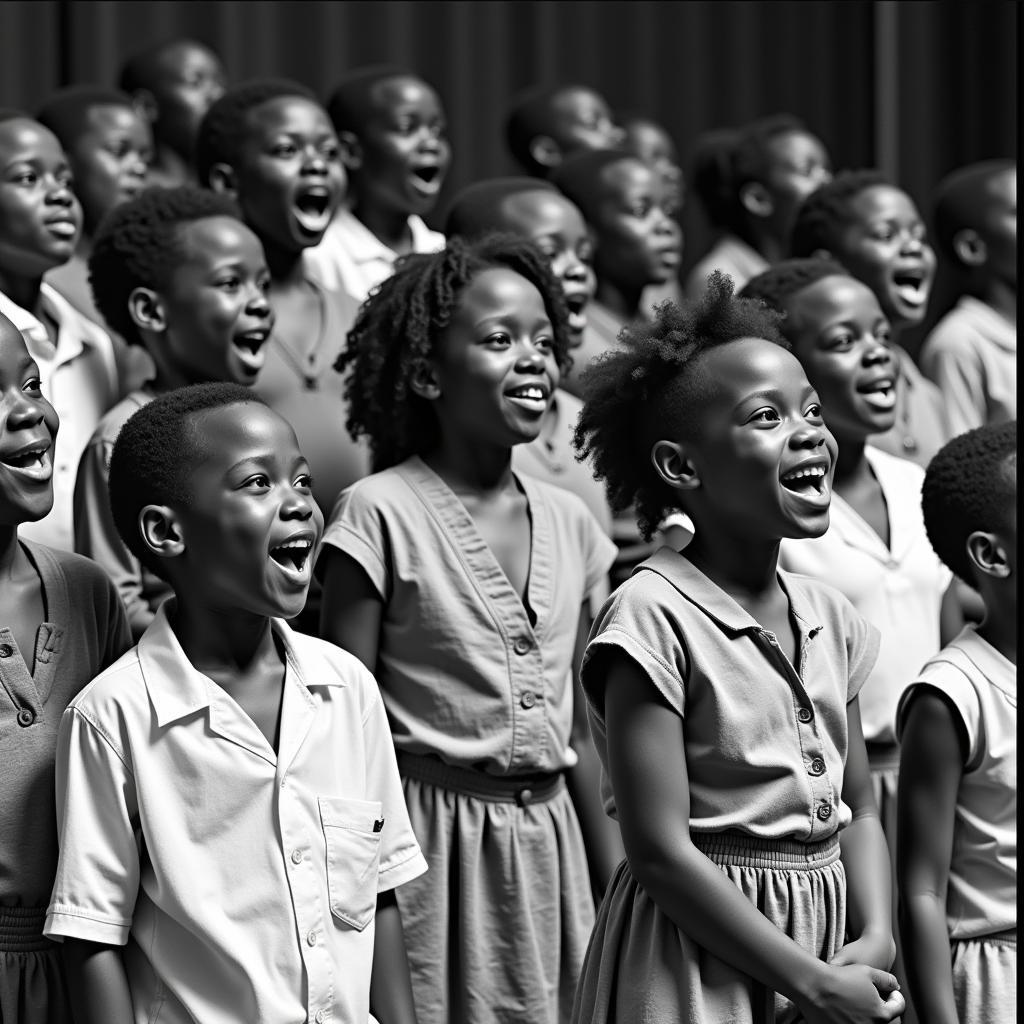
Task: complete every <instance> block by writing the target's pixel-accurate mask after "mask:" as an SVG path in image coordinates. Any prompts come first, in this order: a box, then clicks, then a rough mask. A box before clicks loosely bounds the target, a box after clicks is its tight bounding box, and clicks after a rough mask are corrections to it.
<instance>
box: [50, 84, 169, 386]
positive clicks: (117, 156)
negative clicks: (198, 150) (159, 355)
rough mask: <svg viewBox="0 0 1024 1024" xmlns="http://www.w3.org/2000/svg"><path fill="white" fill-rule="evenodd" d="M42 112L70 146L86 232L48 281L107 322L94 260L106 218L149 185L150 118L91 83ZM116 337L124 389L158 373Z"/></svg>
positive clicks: (62, 94)
mask: <svg viewBox="0 0 1024 1024" xmlns="http://www.w3.org/2000/svg"><path fill="white" fill-rule="evenodd" d="M36 116H37V118H38V120H39V123H40V124H42V125H45V126H46V127H47V128H49V129H50V131H51V132H53V134H54V135H56V136H57V141H58V142H60V144H61V146H62V147H63V148H64V152H65V153H66V154H67V158H68V163H69V164H70V166H71V175H72V178H73V180H74V189H75V196H76V197H77V198H78V201H79V203H81V206H82V232H81V234H80V235H79V237H78V244H77V245H76V247H75V253H74V255H73V256H72V257H71V259H69V260H68V261H67V263H62V264H61V265H60V266H59V267H54V268H53V270H51V271H50V272H49V273H48V274H47V275H46V281H47V282H48V283H49V284H50V285H52V286H53V287H54V288H56V289H57V291H58V292H60V293H61V295H63V296H64V298H65V299H67V300H68V302H70V303H71V305H72V306H74V307H75V309H77V310H78V311H79V312H80V313H82V314H83V315H85V316H87V317H88V318H89V319H90V320H92V321H93V323H97V324H100V325H102V324H103V318H102V317H101V315H100V313H99V311H98V310H97V309H96V306H95V304H94V303H93V301H92V292H91V291H90V289H89V279H88V270H87V267H86V261H87V260H88V258H89V253H90V252H91V250H92V240H93V237H94V236H95V234H96V228H97V227H98V226H99V223H100V221H101V220H102V219H103V218H104V217H105V216H106V214H107V213H108V212H109V211H110V210H112V209H113V208H114V207H115V206H117V205H118V204H119V203H123V202H124V201H125V200H127V199H131V198H132V197H133V196H135V195H138V193H139V192H141V191H142V189H144V188H145V187H146V185H147V184H148V179H147V176H148V173H149V162H150V160H152V158H153V138H152V135H151V134H150V130H149V123H148V122H147V121H146V120H145V119H144V118H143V117H142V115H141V114H139V113H138V112H137V111H136V109H135V108H134V107H133V106H132V101H131V97H129V96H128V94H127V93H122V92H117V91H116V90H113V89H101V88H99V87H97V86H89V85H86V86H71V87H69V88H67V89H61V90H59V91H58V92H56V93H54V94H53V95H52V96H50V97H49V99H47V101H46V102H45V103H44V104H43V106H42V107H41V108H40V109H39V111H38V113H37V115H36ZM111 341H112V342H113V343H114V346H115V348H114V351H115V354H116V356H117V361H118V368H119V372H120V376H121V383H120V391H121V392H122V393H127V392H128V391H132V390H134V389H135V388H138V387H141V385H142V384H143V383H145V381H147V380H148V379H149V378H150V377H151V376H152V374H153V363H152V361H151V360H150V359H149V357H148V356H147V355H146V353H145V351H144V350H143V349H141V348H139V347H137V346H136V347H134V348H129V347H128V346H127V345H126V344H125V342H124V340H123V339H122V338H119V337H117V336H116V335H111Z"/></svg>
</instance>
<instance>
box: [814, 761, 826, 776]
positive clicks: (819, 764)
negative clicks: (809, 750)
mask: <svg viewBox="0 0 1024 1024" xmlns="http://www.w3.org/2000/svg"><path fill="white" fill-rule="evenodd" d="M824 772H825V762H824V760H823V759H822V758H820V757H816V758H815V759H814V760H813V761H812V762H811V774H812V775H823V774H824Z"/></svg>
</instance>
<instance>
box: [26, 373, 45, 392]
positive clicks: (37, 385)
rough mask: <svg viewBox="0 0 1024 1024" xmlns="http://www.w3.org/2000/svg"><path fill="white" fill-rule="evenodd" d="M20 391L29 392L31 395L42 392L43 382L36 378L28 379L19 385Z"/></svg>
mask: <svg viewBox="0 0 1024 1024" xmlns="http://www.w3.org/2000/svg"><path fill="white" fill-rule="evenodd" d="M21 390H22V391H31V392H33V393H36V392H40V391H42V390H43V382H42V380H40V379H39V378H38V377H29V379H28V380H27V381H25V383H24V384H22V385H21Z"/></svg>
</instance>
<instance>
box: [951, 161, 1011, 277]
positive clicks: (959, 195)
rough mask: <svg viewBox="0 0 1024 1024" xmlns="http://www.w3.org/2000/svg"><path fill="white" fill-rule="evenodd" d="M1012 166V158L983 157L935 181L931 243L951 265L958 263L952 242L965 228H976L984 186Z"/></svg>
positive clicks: (982, 204) (981, 206)
mask: <svg viewBox="0 0 1024 1024" xmlns="http://www.w3.org/2000/svg"><path fill="white" fill-rule="evenodd" d="M1016 168H1017V162H1016V161H1015V160H1009V159H1007V160H984V161H982V162H981V163H976V164H970V165H969V166H967V167H961V168H959V169H958V170H955V171H953V173H952V174H948V175H947V176H946V177H945V178H943V179H942V181H941V182H939V185H938V187H937V188H936V190H935V196H934V198H933V209H932V219H933V221H934V226H935V244H936V247H937V248H938V250H939V253H940V254H941V256H942V257H943V258H944V259H945V260H947V261H948V262H949V263H951V264H952V265H953V266H962V263H961V261H960V257H959V256H957V254H956V250H955V249H954V248H953V241H954V239H955V238H956V236H957V234H958V233H959V232H961V231H963V230H964V229H965V228H975V229H976V228H977V227H978V220H979V215H980V214H981V213H982V211H983V210H984V208H985V199H984V189H985V187H986V186H987V185H988V183H989V182H990V181H991V180H992V179H993V178H994V177H996V175H998V174H1002V173H1004V172H1005V171H1015V170H1016Z"/></svg>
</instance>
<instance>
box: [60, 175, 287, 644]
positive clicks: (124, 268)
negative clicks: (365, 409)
mask: <svg viewBox="0 0 1024 1024" xmlns="http://www.w3.org/2000/svg"><path fill="white" fill-rule="evenodd" d="M89 273H90V282H91V284H92V291H93V295H94V296H95V301H96V305H97V307H98V308H99V310H100V312H101V313H102V314H103V318H104V319H105V320H106V322H107V323H108V324H109V325H110V326H111V327H112V328H113V329H114V330H115V331H117V333H118V334H119V335H120V336H121V337H123V338H125V339H127V340H128V342H129V343H130V344H131V345H133V346H135V347H137V348H142V349H144V350H145V351H146V352H147V353H148V355H149V357H150V360H151V362H152V365H153V366H154V367H155V372H154V374H153V376H152V377H151V378H150V380H149V381H147V382H146V384H145V385H144V386H142V387H140V388H138V389H136V390H135V391H133V392H131V393H130V394H128V395H126V396H125V397H124V398H123V399H122V400H121V401H120V402H118V403H117V405H115V406H114V407H113V408H112V409H111V410H110V411H109V412H107V413H106V415H105V416H104V417H103V418H102V419H101V420H100V422H99V424H98V426H97V427H96V430H95V431H94V433H93V435H92V437H91V438H90V439H89V443H88V444H87V445H86V447H85V451H83V452H82V458H81V460H80V461H79V464H78V476H77V478H76V480H75V498H74V508H75V550H76V551H78V552H80V553H81V554H83V555H88V556H89V557H90V558H92V559H94V560H95V561H97V562H98V563H99V564H100V565H101V566H103V568H104V569H106V571H107V573H108V575H109V576H110V578H111V579H112V580H113V581H114V583H115V584H116V586H117V590H118V593H119V594H120V595H121V600H122V601H123V602H124V606H125V611H126V612H127V613H128V622H129V625H130V626H131V629H132V635H133V636H134V637H135V639H136V640H138V638H139V637H140V636H141V635H142V633H143V630H145V628H146V627H147V626H148V625H149V624H150V622H152V621H153V616H154V615H155V614H156V610H157V608H158V607H159V605H160V603H161V602H162V601H163V600H164V599H165V598H167V597H169V596H170V593H171V590H170V586H169V585H168V584H167V582H166V581H165V580H163V579H161V578H160V577H159V576H157V575H156V574H154V573H152V572H150V571H149V570H148V569H147V568H146V567H145V566H144V565H143V564H142V563H141V562H140V561H139V560H138V559H137V558H136V557H135V556H134V555H133V554H132V553H131V551H130V550H129V549H128V547H127V546H126V545H125V543H124V541H123V540H122V539H121V537H120V534H119V533H118V532H117V527H116V526H115V524H114V518H113V515H112V513H111V510H110V500H109V497H108V494H107V467H108V465H109V463H110V452H111V450H112V449H113V447H114V441H115V439H116V438H117V435H118V433H119V432H120V430H121V428H122V427H123V426H124V424H125V422H126V421H127V420H128V418H129V417H130V416H131V415H132V414H133V413H135V412H136V410H138V409H140V408H142V406H144V405H145V404H146V403H147V402H150V401H152V400H153V399H154V398H155V397H156V396H157V395H161V394H164V393H165V392H167V391H171V390H172V389H174V388H177V387H182V386H184V385H186V384H196V383H200V382H202V381H208V380H226V381H234V382H236V383H238V384H246V385H251V384H253V383H254V382H255V381H256V379H257V377H258V376H259V372H260V370H261V369H262V367H263V363H264V360H265V358H266V350H267V342H268V340H269V338H270V332H271V329H272V328H273V325H274V315H273V311H272V310H271V308H270V303H269V302H268V301H267V291H268V289H269V287H270V274H269V272H268V271H267V266H266V261H265V259H264V257H263V247H262V246H261V245H260V241H259V239H258V238H257V237H256V236H255V235H254V234H253V233H252V231H250V230H249V228H247V227H246V226H245V225H244V224H243V223H242V222H241V220H240V219H239V213H238V208H237V207H236V206H235V204H234V203H233V202H232V201H231V200H230V199H228V198H227V197H226V196H221V195H217V194H216V193H213V192H210V191H208V190H207V189H198V188H195V187H194V186H191V185H185V186H182V187H180V188H175V189H165V188H151V189H148V190H147V191H146V192H144V193H143V194H142V195H140V196H139V197H138V198H136V199H132V200H129V201H128V202H127V203H125V204H123V205H122V206H119V207H118V208H117V209H116V210H114V211H113V212H112V213H111V215H110V217H109V218H108V219H107V220H106V221H104V223H103V227H102V228H101V230H100V232H99V234H98V235H97V237H96V242H95V245H94V247H93V251H92V254H91V255H90V257H89Z"/></svg>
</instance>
